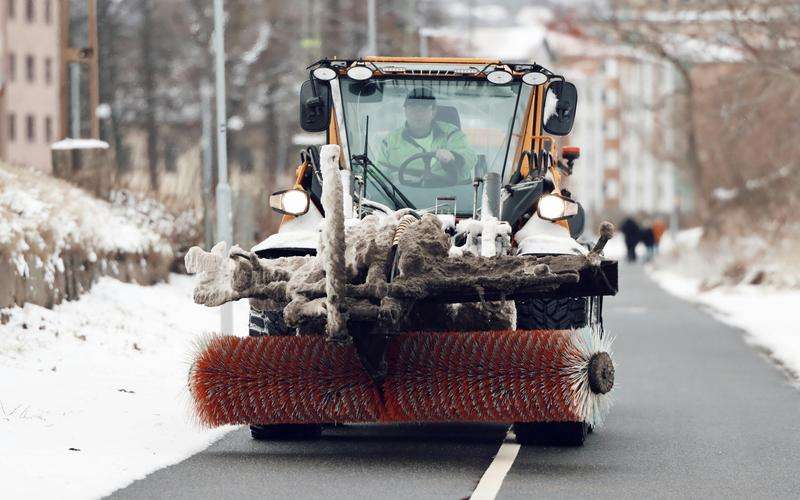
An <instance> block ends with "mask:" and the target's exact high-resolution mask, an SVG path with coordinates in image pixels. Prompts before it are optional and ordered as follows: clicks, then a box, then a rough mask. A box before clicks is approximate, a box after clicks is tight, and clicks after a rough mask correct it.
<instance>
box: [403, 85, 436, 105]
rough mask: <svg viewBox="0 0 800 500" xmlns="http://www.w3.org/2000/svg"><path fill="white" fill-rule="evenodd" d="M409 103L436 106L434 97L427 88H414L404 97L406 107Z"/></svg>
mask: <svg viewBox="0 0 800 500" xmlns="http://www.w3.org/2000/svg"><path fill="white" fill-rule="evenodd" d="M409 102H413V103H414V104H423V103H424V104H436V97H435V96H434V95H433V91H432V90H431V89H430V88H428V87H414V88H413V89H411V91H410V92H409V93H408V95H407V96H406V102H405V105H406V106H407V105H408V104H409Z"/></svg>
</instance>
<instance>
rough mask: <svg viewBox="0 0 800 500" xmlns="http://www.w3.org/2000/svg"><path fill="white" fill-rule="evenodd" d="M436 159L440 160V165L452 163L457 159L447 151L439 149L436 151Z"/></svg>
mask: <svg viewBox="0 0 800 500" xmlns="http://www.w3.org/2000/svg"><path fill="white" fill-rule="evenodd" d="M436 159H437V160H439V163H450V162H451V161H453V160H455V159H456V157H455V156H453V153H451V152H450V151H448V150H446V149H438V150H436Z"/></svg>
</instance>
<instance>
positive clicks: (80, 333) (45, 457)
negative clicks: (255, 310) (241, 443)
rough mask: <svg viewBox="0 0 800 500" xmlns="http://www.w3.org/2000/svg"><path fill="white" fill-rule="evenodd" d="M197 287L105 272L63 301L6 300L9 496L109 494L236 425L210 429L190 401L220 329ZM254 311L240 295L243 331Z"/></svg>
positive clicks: (0, 421)
mask: <svg viewBox="0 0 800 500" xmlns="http://www.w3.org/2000/svg"><path fill="white" fill-rule="evenodd" d="M192 287H193V280H192V278H190V277H187V276H181V275H175V274H173V275H171V276H170V283H168V284H160V285H156V286H152V287H143V286H139V285H133V284H127V283H122V282H120V281H116V280H113V279H111V278H101V279H100V280H99V282H98V283H97V284H96V285H95V286H94V288H92V290H91V292H90V293H88V294H86V295H84V296H82V297H81V298H80V300H78V301H75V302H66V303H64V304H61V305H59V306H56V307H55V309H53V310H50V309H45V308H42V307H39V306H35V305H31V304H27V305H26V306H25V307H24V308H14V309H6V310H0V314H3V315H4V318H3V321H2V322H0V323H5V324H0V483H2V485H3V488H2V494H1V495H0V496H2V497H3V498H95V497H99V496H102V495H105V494H108V493H110V492H111V491H113V490H115V489H117V488H120V487H122V486H124V485H126V484H128V483H130V482H132V481H134V480H136V479H138V478H141V477H144V476H145V475H146V474H147V473H149V472H152V471H154V470H156V469H159V468H161V467H164V466H167V465H169V464H172V463H175V462H178V461H180V460H181V459H183V458H185V457H186V456H189V455H191V454H193V453H195V452H197V451H200V450H202V449H203V448H205V447H206V446H207V445H208V444H210V443H211V442H213V441H214V440H216V439H218V438H219V437H221V436H222V435H223V434H224V433H225V432H227V431H228V430H230V428H223V429H214V430H208V429H202V428H200V427H199V426H198V425H197V424H196V423H195V422H194V421H193V418H192V415H191V412H190V410H189V398H188V393H187V390H186V376H187V372H188V368H189V360H190V357H191V353H192V351H193V343H194V342H195V341H196V339H197V338H198V336H200V335H203V334H204V333H205V332H210V331H215V330H218V328H219V326H218V325H219V313H218V311H217V310H216V309H209V308H206V307H203V306H199V305H196V304H194V303H193V301H192V298H191V293H192ZM247 315H248V310H247V303H246V301H239V302H238V303H236V304H235V318H236V319H235V320H236V325H235V332H236V333H237V334H238V335H246V334H247V320H248V317H247Z"/></svg>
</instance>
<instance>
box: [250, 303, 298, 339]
mask: <svg viewBox="0 0 800 500" xmlns="http://www.w3.org/2000/svg"><path fill="white" fill-rule="evenodd" d="M294 333H295V332H294V330H293V329H291V328H289V327H287V326H286V323H285V322H284V321H283V311H281V310H266V311H264V310H261V309H256V308H254V307H253V306H250V328H249V334H250V336H251V337H264V336H266V335H273V336H276V335H277V336H281V335H294Z"/></svg>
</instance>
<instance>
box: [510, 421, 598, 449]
mask: <svg viewBox="0 0 800 500" xmlns="http://www.w3.org/2000/svg"><path fill="white" fill-rule="evenodd" d="M588 433H589V424H587V423H585V422H524V423H522V422H517V423H515V424H514V434H516V436H517V443H519V444H521V445H523V446H562V447H578V446H583V443H584V441H585V440H586V435H587V434H588Z"/></svg>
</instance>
